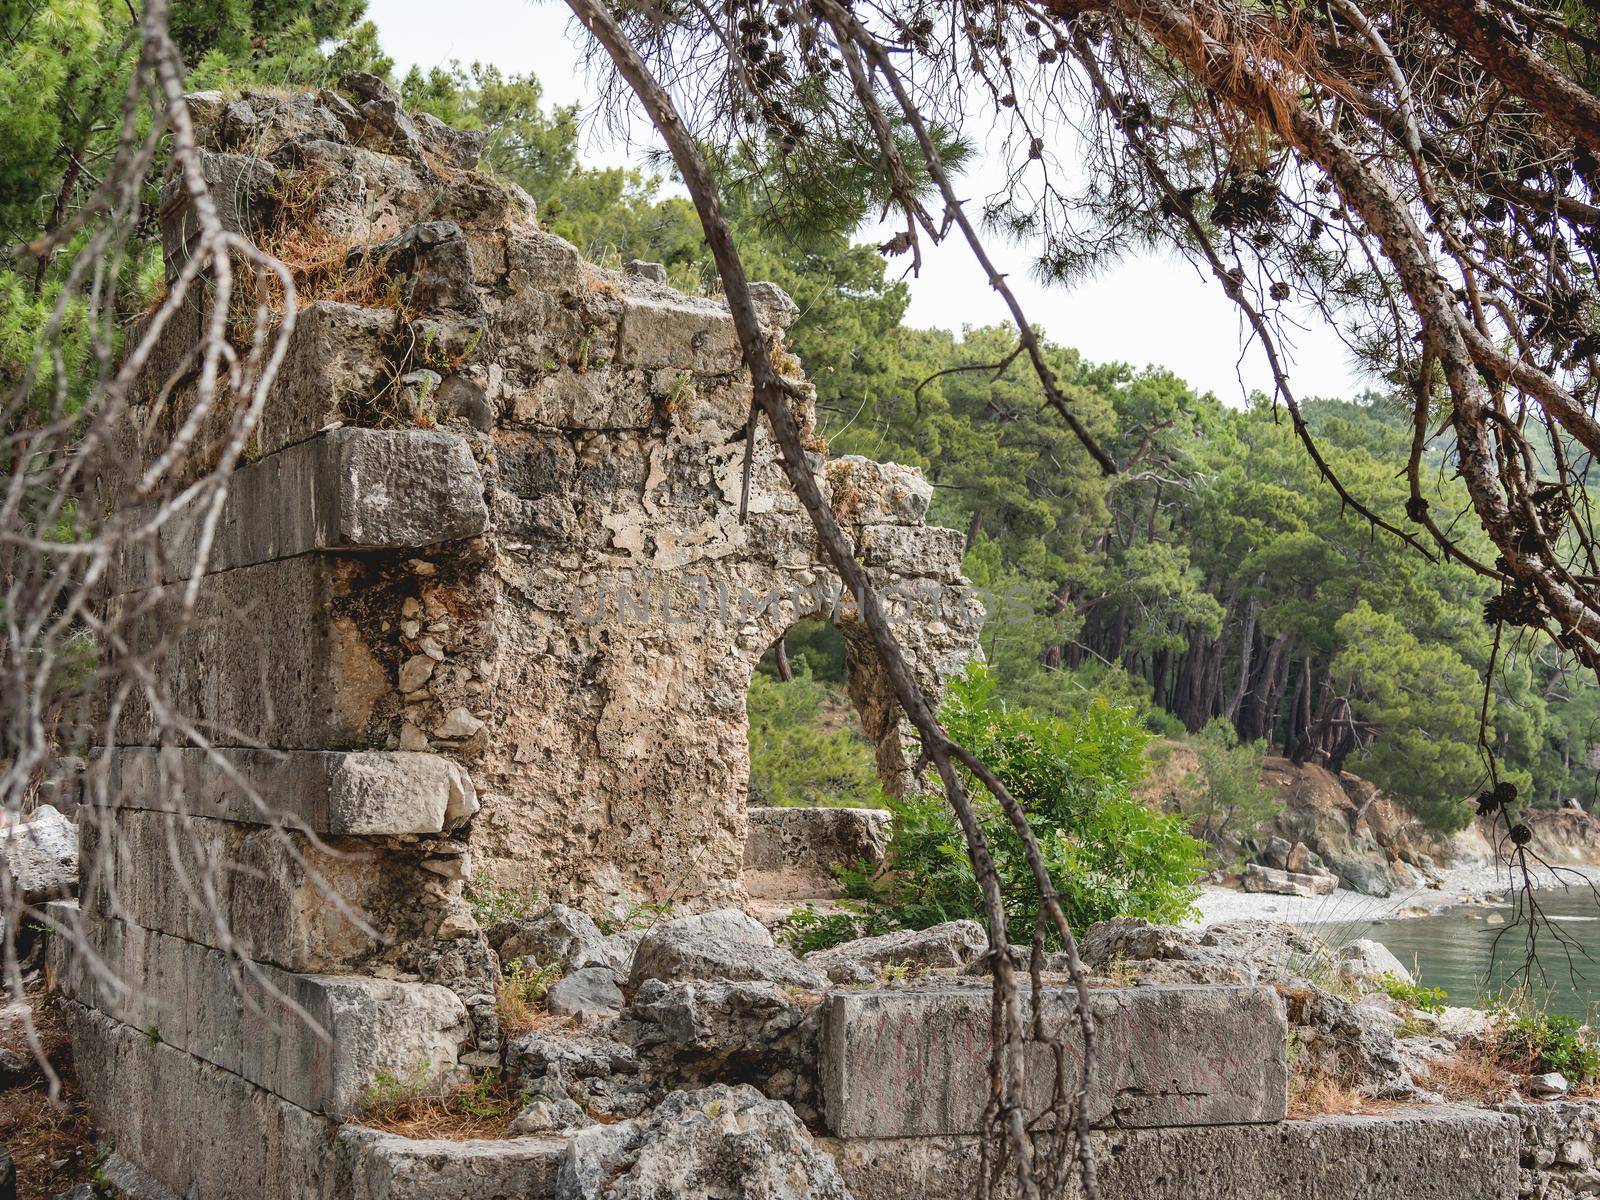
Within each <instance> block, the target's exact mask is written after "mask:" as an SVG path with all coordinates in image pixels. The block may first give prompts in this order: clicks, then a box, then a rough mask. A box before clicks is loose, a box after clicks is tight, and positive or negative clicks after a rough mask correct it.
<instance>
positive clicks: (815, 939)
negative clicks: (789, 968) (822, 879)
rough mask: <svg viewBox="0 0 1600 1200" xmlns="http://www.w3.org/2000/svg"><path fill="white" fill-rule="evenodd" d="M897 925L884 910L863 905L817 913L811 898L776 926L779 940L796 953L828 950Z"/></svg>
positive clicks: (888, 929)
mask: <svg viewBox="0 0 1600 1200" xmlns="http://www.w3.org/2000/svg"><path fill="white" fill-rule="evenodd" d="M898 928H900V924H899V922H897V921H896V920H894V918H893V917H892V916H891V915H890V914H889V913H887V912H885V911H883V910H881V909H878V908H875V907H870V906H867V905H863V904H855V905H851V904H846V905H843V906H841V910H840V911H839V912H828V913H825V912H818V911H817V909H816V907H815V906H813V905H812V904H811V902H810V901H807V902H806V903H804V904H802V905H801V906H800V907H799V908H796V909H795V910H794V911H793V912H791V913H790V914H789V915H788V916H787V917H785V918H784V920H783V923H782V924H781V925H779V926H778V941H780V942H781V943H783V945H785V946H787V947H788V948H789V949H790V950H792V951H794V952H795V953H796V954H810V953H811V952H812V951H813V950H828V949H831V948H832V947H834V946H837V945H839V944H840V943H841V942H853V941H855V940H856V939H857V938H864V937H875V936H876V935H878V934H880V933H890V932H892V931H893V930H895V929H898Z"/></svg>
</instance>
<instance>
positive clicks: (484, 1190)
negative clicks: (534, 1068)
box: [335, 1125, 567, 1200]
mask: <svg viewBox="0 0 1600 1200" xmlns="http://www.w3.org/2000/svg"><path fill="white" fill-rule="evenodd" d="M566 1149H567V1143H566V1141H565V1139H562V1138H542V1137H516V1138H492V1139H489V1138H474V1139H470V1140H467V1141H440V1140H426V1139H421V1138H406V1137H400V1136H398V1135H397V1134H393V1133H384V1132H381V1131H380V1130H376V1129H363V1128H362V1127H360V1126H358V1125H347V1126H346V1127H345V1128H344V1129H342V1130H340V1131H339V1139H338V1143H337V1145H336V1147H335V1153H336V1155H337V1156H338V1162H339V1171H340V1178H341V1181H345V1180H347V1181H348V1185H347V1186H348V1188H349V1192H348V1200H544V1198H545V1197H550V1196H554V1195H555V1188H556V1173H557V1172H558V1171H559V1170H560V1169H561V1160H562V1158H563V1157H564V1156H565V1154H566Z"/></svg>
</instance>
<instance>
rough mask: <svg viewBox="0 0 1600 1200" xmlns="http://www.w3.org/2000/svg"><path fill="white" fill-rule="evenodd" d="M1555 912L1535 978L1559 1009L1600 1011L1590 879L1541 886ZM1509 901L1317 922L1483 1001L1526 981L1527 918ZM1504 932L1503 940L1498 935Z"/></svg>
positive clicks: (1545, 905)
mask: <svg viewBox="0 0 1600 1200" xmlns="http://www.w3.org/2000/svg"><path fill="white" fill-rule="evenodd" d="M1538 901H1539V905H1540V907H1541V909H1542V910H1543V911H1544V913H1545V915H1546V916H1547V917H1548V919H1549V924H1548V926H1541V928H1540V930H1539V937H1538V943H1537V949H1538V963H1539V966H1540V967H1542V968H1543V974H1542V976H1541V974H1540V972H1539V970H1538V969H1535V971H1534V972H1533V977H1532V982H1533V984H1534V986H1535V987H1536V988H1538V990H1539V992H1540V994H1541V995H1542V996H1544V997H1545V998H1546V1000H1547V1003H1548V1006H1549V1008H1550V1010H1551V1011H1553V1012H1563V1013H1568V1014H1571V1015H1573V1016H1576V1017H1582V1018H1584V1019H1589V1018H1591V1017H1594V1016H1596V1015H1600V902H1597V901H1596V898H1595V896H1594V893H1593V892H1591V891H1590V890H1589V889H1588V888H1587V887H1586V886H1582V885H1579V886H1576V887H1573V888H1570V889H1567V890H1564V891H1554V892H1541V893H1538ZM1514 922H1515V914H1514V912H1513V910H1512V908H1511V907H1510V906H1509V905H1495V906H1472V907H1462V908H1451V909H1446V910H1444V911H1442V912H1438V913H1434V914H1433V915H1431V916H1426V917H1410V918H1406V919H1404V920H1395V921H1364V920H1359V919H1357V920H1350V921H1340V922H1337V923H1333V924H1329V925H1325V926H1312V928H1314V929H1316V930H1317V931H1318V932H1321V933H1322V934H1323V935H1324V936H1325V937H1327V938H1328V939H1329V940H1330V941H1332V942H1334V943H1335V944H1338V943H1340V942H1346V941H1350V940H1352V939H1354V938H1371V939H1372V940H1373V941H1375V942H1382V943H1383V944H1384V945H1385V946H1387V947H1389V949H1390V950H1392V951H1393V952H1394V955H1395V957H1396V958H1398V959H1399V960H1400V961H1401V962H1403V963H1404V964H1405V965H1406V966H1407V967H1411V968H1413V969H1414V970H1415V971H1416V973H1417V974H1418V975H1419V976H1420V978H1421V981H1422V982H1423V983H1424V984H1427V985H1428V986H1430V987H1442V988H1444V989H1445V990H1446V991H1447V992H1449V993H1450V1003H1452V1004H1467V1005H1478V1004H1481V1003H1483V1001H1484V1000H1485V998H1492V997H1494V996H1497V995H1499V994H1500V993H1501V991H1502V990H1503V989H1504V988H1505V986H1506V985H1507V983H1508V982H1510V981H1513V980H1516V981H1520V980H1521V979H1522V978H1523V976H1522V975H1521V974H1520V973H1519V972H1520V969H1521V968H1522V966H1523V964H1524V962H1525V960H1526V956H1527V936H1526V934H1527V929H1526V925H1525V924H1523V925H1517V924H1515V923H1514ZM1497 939H1498V940H1497Z"/></svg>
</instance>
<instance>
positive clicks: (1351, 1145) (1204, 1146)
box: [818, 1107, 1535, 1200]
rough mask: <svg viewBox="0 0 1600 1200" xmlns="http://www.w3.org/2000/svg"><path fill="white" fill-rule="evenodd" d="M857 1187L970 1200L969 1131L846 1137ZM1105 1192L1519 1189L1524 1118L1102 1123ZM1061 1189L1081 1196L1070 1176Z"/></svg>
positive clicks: (1183, 1197) (1147, 1195)
mask: <svg viewBox="0 0 1600 1200" xmlns="http://www.w3.org/2000/svg"><path fill="white" fill-rule="evenodd" d="M818 1144H819V1145H820V1146H821V1147H822V1148H823V1149H825V1150H827V1151H828V1152H829V1153H831V1154H832V1155H833V1156H834V1160H835V1161H836V1162H837V1163H838V1165H839V1173H840V1174H841V1175H843V1176H844V1180H845V1182H846V1183H847V1184H848V1185H849V1187H850V1190H851V1192H852V1193H853V1194H854V1195H856V1196H858V1197H871V1200H968V1197H971V1196H973V1195H976V1194H977V1186H978V1184H977V1180H978V1144H977V1139H976V1138H973V1137H941V1138H896V1139H839V1138H821V1139H819V1140H818ZM1092 1144H1093V1147H1094V1151H1095V1170H1096V1176H1097V1180H1098V1183H1099V1187H1100V1198H1101V1200H1239V1198H1240V1197H1246V1196H1253V1197H1260V1198H1261V1200H1291V1198H1294V1200H1298V1198H1299V1197H1307V1198H1310V1197H1315V1200H1514V1198H1515V1197H1516V1196H1518V1195H1519V1194H1520V1195H1532V1194H1535V1193H1533V1192H1528V1191H1524V1192H1521V1193H1519V1192H1518V1190H1517V1170H1516V1163H1517V1128H1516V1123H1515V1122H1514V1121H1513V1120H1512V1119H1511V1118H1509V1117H1505V1116H1502V1115H1500V1114H1498V1113H1492V1112H1484V1111H1482V1110H1480V1109H1466V1108H1447V1107H1437V1108H1424V1109H1411V1110H1408V1111H1404V1112H1397V1113H1385V1114H1382V1115H1379V1116H1370V1117H1368V1116H1359V1117H1357V1116H1330V1117H1315V1118H1313V1119H1311V1120H1306V1121H1286V1122H1284V1123H1282V1124H1280V1125H1213V1126H1205V1127H1197V1128H1189V1129H1126V1130H1122V1129H1119V1130H1107V1131H1103V1132H1099V1133H1096V1134H1094V1135H1093V1139H1092ZM1066 1196H1067V1197H1069V1198H1071V1200H1077V1198H1079V1197H1081V1196H1082V1191H1081V1188H1080V1185H1079V1184H1078V1182H1077V1180H1076V1178H1074V1180H1073V1183H1072V1185H1071V1186H1070V1187H1069V1188H1068V1190H1067V1192H1066Z"/></svg>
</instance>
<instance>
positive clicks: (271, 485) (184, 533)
mask: <svg viewBox="0 0 1600 1200" xmlns="http://www.w3.org/2000/svg"><path fill="white" fill-rule="evenodd" d="M210 507H211V499H210V496H209V495H205V496H200V497H197V498H196V500H195V501H193V502H191V503H189V504H188V505H186V506H184V507H183V508H180V509H179V510H178V511H177V512H176V513H175V514H174V515H173V516H172V518H171V519H170V520H168V521H167V522H166V523H165V524H164V525H163V526H162V527H161V529H160V531H159V533H158V535H157V536H156V537H155V538H154V539H152V540H149V541H144V542H139V543H129V544H127V545H126V546H124V548H123V550H122V552H121V553H120V554H119V555H118V557H117V560H116V562H115V564H114V565H113V568H112V571H111V581H110V590H111V592H112V593H113V594H115V593H118V592H128V591H133V590H135V589H137V588H143V587H151V586H154V585H155V584H158V583H167V582H171V581H173V580H179V579H186V578H188V577H189V575H190V574H191V573H192V572H193V571H194V568H195V565H196V557H197V551H198V546H199V538H200V534H201V532H202V529H203V527H204V523H205V519H206V517H207V516H208V514H209V511H210ZM488 519H489V513H488V509H487V508H486V507H485V505H484V500H483V476H482V475H481V474H480V472H479V470H478V464H477V463H476V462H474V461H473V458H472V451H471V449H470V448H469V447H468V446H467V443H466V441H465V440H464V439H462V438H461V437H459V436H457V435H456V434H453V433H446V432H443V431H441V430H424V429H416V430H394V429H333V430H329V431H328V432H327V433H324V434H321V435H319V436H317V437H314V438H312V439H310V440H309V441H306V442H302V443H300V444H299V445H295V446H290V447H287V448H286V449H284V450H282V451H280V452H278V453H277V454H273V455H270V456H269V457H267V458H264V459H262V460H261V461H259V462H256V463H253V464H251V465H250V466H247V467H243V468H241V469H240V470H239V471H238V472H237V473H236V474H235V475H234V477H233V479H232V480H231V482H230V484H229V488H228V498H227V500H226V502H225V503H224V506H223V510H222V515H221V517H220V519H219V520H218V523H217V527H216V533H215V540H214V542H213V544H212V546H211V548H210V552H209V553H208V555H207V558H206V562H205V569H206V570H207V571H208V572H214V571H228V570H232V569H234V568H235V567H247V566H252V565H254V564H256V563H263V562H271V561H273V560H275V559H280V558H291V557H293V556H294V555H297V554H305V553H307V552H308V551H312V550H357V549H359V550H383V549H409V548H414V547H421V546H429V545H432V544H434V543H436V542H448V541H454V540H457V539H460V538H467V537H473V536H474V535H476V534H479V533H481V532H483V529H484V526H485V525H486V524H487V523H488Z"/></svg>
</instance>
